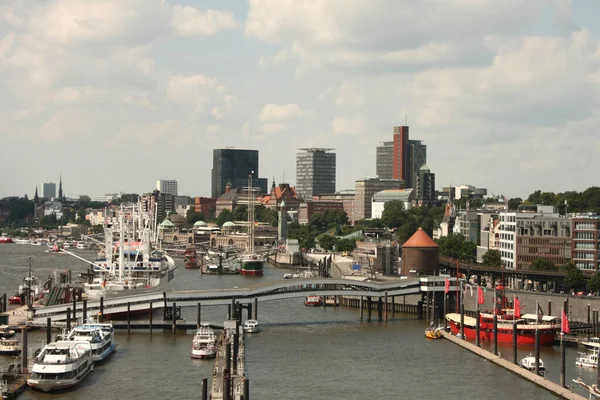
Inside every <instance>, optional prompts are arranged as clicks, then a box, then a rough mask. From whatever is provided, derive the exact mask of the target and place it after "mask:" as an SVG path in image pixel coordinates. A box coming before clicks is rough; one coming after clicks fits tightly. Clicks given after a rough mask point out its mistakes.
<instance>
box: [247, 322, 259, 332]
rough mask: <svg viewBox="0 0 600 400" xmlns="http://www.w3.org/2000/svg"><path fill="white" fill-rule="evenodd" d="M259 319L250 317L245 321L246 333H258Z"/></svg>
mask: <svg viewBox="0 0 600 400" xmlns="http://www.w3.org/2000/svg"><path fill="white" fill-rule="evenodd" d="M258 331H259V328H258V321H257V320H255V319H249V320H247V321H246V322H244V332H246V333H258Z"/></svg>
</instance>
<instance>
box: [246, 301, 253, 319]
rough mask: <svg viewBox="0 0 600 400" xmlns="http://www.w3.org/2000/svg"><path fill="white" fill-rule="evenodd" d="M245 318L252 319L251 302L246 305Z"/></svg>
mask: <svg viewBox="0 0 600 400" xmlns="http://www.w3.org/2000/svg"><path fill="white" fill-rule="evenodd" d="M246 317H247V318H246V319H252V303H248V304H247V305H246Z"/></svg>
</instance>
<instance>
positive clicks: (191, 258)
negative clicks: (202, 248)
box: [183, 247, 200, 269]
mask: <svg viewBox="0 0 600 400" xmlns="http://www.w3.org/2000/svg"><path fill="white" fill-rule="evenodd" d="M183 255H184V257H185V268H186V269H199V268H200V264H199V263H198V257H197V255H196V249H195V248H193V247H188V248H187V249H185V253H183Z"/></svg>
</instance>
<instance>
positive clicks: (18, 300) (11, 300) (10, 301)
mask: <svg viewBox="0 0 600 400" xmlns="http://www.w3.org/2000/svg"><path fill="white" fill-rule="evenodd" d="M8 304H21V296H19V295H18V294H16V293H15V294H13V295H12V296H10V297H9V298H8Z"/></svg>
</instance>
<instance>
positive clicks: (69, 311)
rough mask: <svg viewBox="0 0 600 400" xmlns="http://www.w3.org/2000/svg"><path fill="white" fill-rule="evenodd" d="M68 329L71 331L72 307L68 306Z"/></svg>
mask: <svg viewBox="0 0 600 400" xmlns="http://www.w3.org/2000/svg"><path fill="white" fill-rule="evenodd" d="M67 331H69V332H70V331H71V307H68V308H67Z"/></svg>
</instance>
